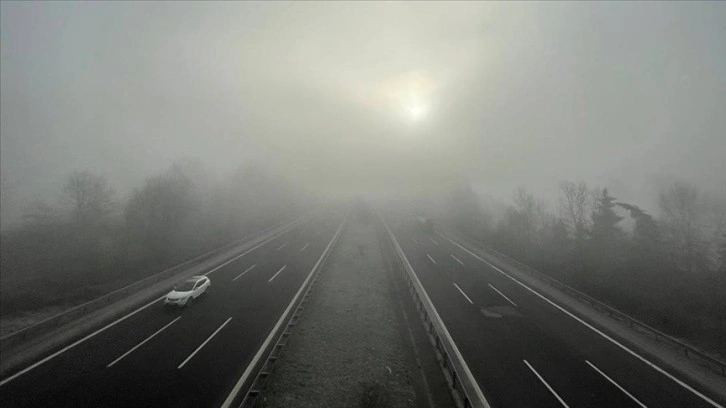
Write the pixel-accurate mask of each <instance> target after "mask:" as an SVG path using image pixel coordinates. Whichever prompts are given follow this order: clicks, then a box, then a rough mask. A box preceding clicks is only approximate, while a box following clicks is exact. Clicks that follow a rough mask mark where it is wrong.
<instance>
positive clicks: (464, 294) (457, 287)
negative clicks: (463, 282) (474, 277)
mask: <svg viewBox="0 0 726 408" xmlns="http://www.w3.org/2000/svg"><path fill="white" fill-rule="evenodd" d="M454 286H456V289H459V293H461V294H462V295H463V296H464V297H465V298H466V300H468V301H469V303H471V304H472V305H473V304H474V302H472V301H471V299H470V298H469V296H466V293H464V291H463V290H461V288H460V287H459V285H457V284H454Z"/></svg>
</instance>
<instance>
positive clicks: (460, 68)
mask: <svg viewBox="0 0 726 408" xmlns="http://www.w3.org/2000/svg"><path fill="white" fill-rule="evenodd" d="M1 7H2V9H1V10H2V16H1V24H0V29H1V30H2V31H1V41H2V43H1V44H0V53H1V54H0V56H1V67H0V68H1V92H0V94H1V117H0V130H1V143H2V145H1V149H0V152H1V161H0V163H1V166H2V168H1V173H2V225H3V228H5V227H7V226H8V225H12V224H13V222H15V221H16V220H17V219H18V218H19V217H20V216H21V215H22V214H23V212H24V210H25V209H26V208H27V204H28V203H29V202H31V201H32V200H35V199H37V198H41V199H45V200H53V197H54V196H55V195H56V194H57V193H58V191H59V189H60V187H59V186H60V185H61V184H62V183H63V181H64V180H65V177H67V175H68V174H69V173H71V172H72V171H74V170H77V169H81V170H84V169H87V170H90V171H93V172H94V173H97V174H101V175H103V176H104V177H106V178H107V179H108V180H109V182H110V184H111V185H113V186H114V188H115V189H116V191H117V192H119V193H120V194H121V195H125V194H127V193H129V192H130V191H131V190H132V189H133V188H135V187H138V186H139V185H140V184H141V183H142V182H143V180H144V179H145V178H146V177H148V176H150V175H153V174H157V173H159V172H162V171H164V170H165V169H167V168H169V166H170V165H171V164H172V163H173V162H175V161H176V160H179V159H182V158H192V159H197V160H198V161H200V162H201V163H203V165H204V166H205V168H206V169H207V170H208V171H210V172H211V173H213V174H214V175H215V176H217V177H225V176H226V175H229V174H231V173H232V172H233V171H235V170H236V169H237V168H239V167H240V166H245V165H249V164H255V165H261V166H264V167H266V168H269V169H271V171H273V172H275V173H278V174H281V175H282V176H284V177H286V178H288V179H289V180H290V181H292V182H293V183H295V184H297V185H299V186H301V187H302V188H304V189H306V190H308V191H310V192H312V194H318V195H328V196H329V195H333V196H341V195H347V194H355V193H376V194H378V193H386V192H391V191H398V192H400V191H405V190H406V189H414V190H418V189H428V188H438V187H440V186H442V185H447V184H448V183H450V182H451V181H452V180H460V179H465V180H468V181H469V182H470V183H471V184H472V186H473V188H474V189H475V190H476V191H477V192H479V193H481V194H490V195H492V196H494V197H500V198H502V199H508V198H509V197H511V194H512V191H514V189H515V188H516V187H517V186H523V187H525V188H527V189H528V190H530V191H533V192H534V193H535V194H537V195H540V196H544V197H548V198H552V197H555V196H556V194H557V183H558V182H559V181H561V180H565V179H567V180H587V181H588V182H589V183H592V184H594V185H598V186H601V187H605V186H607V187H609V188H610V191H611V192H612V193H613V194H614V195H615V196H617V197H618V198H619V199H622V200H629V201H633V202H637V203H639V204H640V205H641V206H643V207H645V208H648V209H653V208H655V207H656V201H655V200H656V191H657V188H659V186H660V185H662V184H663V183H668V182H671V181H673V180H682V181H686V182H689V183H692V184H694V185H696V186H699V187H700V188H702V189H704V190H706V191H710V192H712V193H714V194H717V195H718V194H721V195H726V191H725V189H726V187H724V186H726V166H725V163H726V145H725V142H724V140H726V138H725V137H724V129H726V115H724V114H723V107H724V106H726V79H725V78H726V77H724V72H726V24H724V22H725V21H726V6H724V5H723V4H720V3H718V2H709V3H698V4H694V3H671V2H668V3H645V2H643V3H634V4H621V3H598V4H593V3H587V4H575V3H572V2H566V3H560V4H555V3H513V4H511V3H473V2H467V3H450V2H446V3H443V2H442V3H434V2H426V3H363V2H353V3H308V2H301V3H270V4H268V3H264V4H263V3H252V2H245V3H241V2H239V3H237V2H235V3H233V2H221V3H212V2H203V3H202V2H200V3H191V2H181V3H173V4H172V3H131V2H103V3H100V2H94V3H60V2H58V3H55V2H52V3H20V2H3V3H2V6H1Z"/></svg>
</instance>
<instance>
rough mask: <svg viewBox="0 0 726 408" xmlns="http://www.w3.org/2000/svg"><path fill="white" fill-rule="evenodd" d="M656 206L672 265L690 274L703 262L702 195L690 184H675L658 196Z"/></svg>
mask: <svg viewBox="0 0 726 408" xmlns="http://www.w3.org/2000/svg"><path fill="white" fill-rule="evenodd" d="M658 204H659V207H660V210H661V216H662V218H663V225H664V226H665V231H666V239H667V241H668V243H669V244H670V246H671V253H672V254H673V255H674V256H675V261H676V262H677V263H678V264H679V265H680V266H681V267H682V268H683V269H684V270H686V271H687V272H692V271H693V270H694V269H695V268H696V267H697V266H698V265H699V264H700V263H701V262H702V261H704V257H703V255H704V254H703V251H704V244H705V243H704V239H703V231H702V225H701V224H702V218H703V206H702V205H701V204H702V203H701V192H700V191H699V190H698V188H696V187H694V186H691V185H689V184H685V183H675V184H673V185H672V186H671V187H669V188H668V189H667V190H665V191H662V192H661V193H660V195H659V197H658Z"/></svg>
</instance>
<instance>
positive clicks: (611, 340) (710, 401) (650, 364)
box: [444, 235, 724, 408]
mask: <svg viewBox="0 0 726 408" xmlns="http://www.w3.org/2000/svg"><path fill="white" fill-rule="evenodd" d="M444 238H446V239H448V240H449V241H451V243H452V244H454V245H456V246H458V247H459V248H461V249H463V250H464V251H466V252H468V253H469V255H471V256H473V257H474V258H476V259H478V260H480V261H482V262H484V263H485V264H487V265H489V266H491V267H492V268H494V270H496V271H497V272H499V273H501V274H502V275H504V276H506V277H507V278H509V279H510V280H512V281H514V282H515V283H517V284H518V285H519V286H521V287H523V288H524V289H526V290H528V291H530V292H531V293H532V294H534V295H535V296H537V297H539V298H541V299H542V300H544V301H545V302H547V303H549V304H551V305H552V306H554V307H556V308H557V309H559V310H560V311H562V312H563V313H565V314H566V315H568V316H570V317H571V318H573V319H575V320H577V321H578V322H580V323H581V324H583V325H584V326H585V327H587V328H588V329H590V330H592V331H594V332H595V333H597V334H599V335H600V336H602V337H603V338H604V339H606V340H608V341H609V342H611V343H613V344H614V345H616V346H618V347H620V349H622V350H623V351H625V352H626V353H628V354H630V355H631V356H633V357H635V358H637V359H638V360H640V361H642V362H643V363H645V364H646V365H648V366H650V367H651V368H652V369H654V370H655V371H657V372H659V373H661V374H663V375H665V376H666V377H668V378H670V379H671V380H672V381H674V382H675V383H676V384H678V385H680V386H681V387H683V388H685V389H687V390H688V391H690V392H692V393H693V394H694V395H697V396H698V397H700V398H701V399H702V400H704V401H706V402H708V403H709V404H711V405H712V406H714V407H716V408H724V406H723V405H720V404H718V403H717V402H716V401H714V400H712V399H711V398H709V397H707V396H706V395H704V394H702V393H701V392H699V391H698V390H696V389H694V388H693V387H691V386H690V385H688V384H686V383H684V382H683V381H681V380H679V379H678V378H676V377H674V376H673V375H671V374H670V373H668V372H667V371H666V370H664V369H662V368H660V367H659V366H657V365H655V364H654V363H651V362H650V361H649V360H648V359H646V358H645V357H642V356H641V355H640V354H638V353H636V352H634V351H633V350H631V349H629V348H627V347H625V346H624V345H622V344H620V342H619V341H617V340H615V339H613V338H612V337H610V336H608V335H607V334H605V333H603V332H602V331H600V330H599V329H597V328H595V327H594V326H592V325H591V324H590V323H587V322H586V321H584V320H582V319H580V318H579V317H577V316H575V315H574V314H572V313H570V312H569V311H567V310H566V309H565V308H563V307H562V306H560V305H558V304H557V303H555V302H553V301H551V300H549V299H547V298H546V297H545V296H544V295H541V294H540V293H539V292H537V291H535V290H534V289H531V288H530V287H529V286H527V285H525V284H524V283H522V282H520V281H519V280H517V279H516V278H514V277H512V276H509V274H508V273H506V272H504V271H503V270H501V269H499V268H497V267H496V266H494V265H492V264H491V263H489V262H488V261H485V260H484V259H483V258H481V257H480V256H479V255H477V254H475V253H473V252H471V251H470V250H468V249H466V248H464V247H463V246H462V245H460V244H459V243H458V242H456V241H454V240H453V239H451V238H449V237H447V236H445V235H444Z"/></svg>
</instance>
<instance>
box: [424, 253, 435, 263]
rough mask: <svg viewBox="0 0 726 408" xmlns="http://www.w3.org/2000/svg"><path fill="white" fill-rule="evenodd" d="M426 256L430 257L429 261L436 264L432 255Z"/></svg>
mask: <svg viewBox="0 0 726 408" xmlns="http://www.w3.org/2000/svg"><path fill="white" fill-rule="evenodd" d="M426 256H428V257H429V259H430V260H431V262H433V263H434V264H435V263H436V261H434V258H432V257H431V255H429V254H426Z"/></svg>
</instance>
